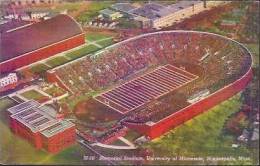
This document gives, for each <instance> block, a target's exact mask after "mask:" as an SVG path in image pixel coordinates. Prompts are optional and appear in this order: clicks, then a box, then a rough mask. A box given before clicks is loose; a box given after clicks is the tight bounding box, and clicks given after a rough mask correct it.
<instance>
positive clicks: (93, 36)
mask: <svg viewBox="0 0 260 166" xmlns="http://www.w3.org/2000/svg"><path fill="white" fill-rule="evenodd" d="M108 37H111V35H108V34H103V33H93V32H90V33H86V35H85V39H87V40H89V41H96V40H101V39H104V38H108Z"/></svg>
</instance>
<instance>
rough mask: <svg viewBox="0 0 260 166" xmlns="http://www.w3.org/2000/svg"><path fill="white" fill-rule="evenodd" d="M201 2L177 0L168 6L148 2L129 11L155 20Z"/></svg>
mask: <svg viewBox="0 0 260 166" xmlns="http://www.w3.org/2000/svg"><path fill="white" fill-rule="evenodd" d="M201 2H202V1H179V2H177V3H175V4H172V5H169V6H163V5H161V4H158V3H148V4H145V5H144V6H143V7H140V8H138V9H135V10H132V11H131V13H133V14H136V15H140V16H143V17H146V18H149V19H151V20H155V19H158V18H161V17H164V16H167V15H169V14H172V13H174V12H177V11H179V10H183V9H185V8H187V7H191V6H192V5H195V4H198V3H201Z"/></svg>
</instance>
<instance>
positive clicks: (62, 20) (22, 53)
mask: <svg viewBox="0 0 260 166" xmlns="http://www.w3.org/2000/svg"><path fill="white" fill-rule="evenodd" d="M10 24H11V25H10V26H11V28H10V27H9V28H8V30H6V27H7V26H4V25H2V26H1V27H2V28H1V29H5V30H3V33H1V36H0V40H1V42H0V48H1V49H0V55H1V56H0V71H1V72H10V71H12V70H15V69H17V68H19V67H22V66H25V65H29V64H31V63H33V62H36V61H38V60H41V59H44V58H48V57H50V56H52V55H55V54H57V53H60V52H62V51H66V50H69V49H71V48H74V47H76V46H79V45H81V44H83V43H85V35H84V32H83V30H82V28H81V27H80V25H79V24H78V23H77V22H76V21H75V20H74V19H73V18H71V17H70V16H68V15H63V14H61V15H58V16H56V17H53V18H51V19H48V20H44V21H41V22H37V23H30V24H21V26H13V23H10ZM17 24H18V23H17ZM4 27H5V28H4ZM12 27H13V28H12Z"/></svg>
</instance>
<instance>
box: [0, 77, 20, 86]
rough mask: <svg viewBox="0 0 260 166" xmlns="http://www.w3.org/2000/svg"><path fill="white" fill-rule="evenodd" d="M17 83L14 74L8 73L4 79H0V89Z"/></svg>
mask: <svg viewBox="0 0 260 166" xmlns="http://www.w3.org/2000/svg"><path fill="white" fill-rule="evenodd" d="M17 81H18V77H17V75H16V73H10V74H8V75H7V76H5V77H2V78H0V89H1V88H4V87H6V86H8V85H11V84H14V83H17Z"/></svg>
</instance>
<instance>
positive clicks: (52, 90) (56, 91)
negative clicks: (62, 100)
mask: <svg viewBox="0 0 260 166" xmlns="http://www.w3.org/2000/svg"><path fill="white" fill-rule="evenodd" d="M44 92H46V93H48V94H49V95H51V96H56V95H58V94H59V95H62V94H64V93H65V91H64V90H63V89H62V88H60V87H57V86H53V87H51V88H49V89H47V90H45V91H44ZM59 95H58V96H59Z"/></svg>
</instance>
